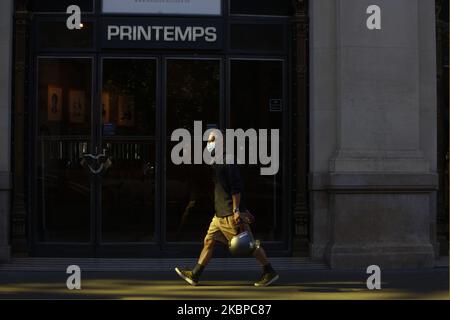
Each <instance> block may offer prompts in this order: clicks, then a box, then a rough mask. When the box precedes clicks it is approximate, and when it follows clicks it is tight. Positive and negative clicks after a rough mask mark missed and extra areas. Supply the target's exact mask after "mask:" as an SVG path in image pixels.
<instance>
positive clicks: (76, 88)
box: [31, 57, 94, 253]
mask: <svg viewBox="0 0 450 320" xmlns="http://www.w3.org/2000/svg"><path fill="white" fill-rule="evenodd" d="M93 67H94V65H93V58H90V57H73V58H72V57H41V58H38V60H37V70H38V73H37V74H38V77H37V103H36V107H35V108H36V113H35V114H36V122H35V125H34V129H35V130H34V132H35V135H34V136H33V138H34V139H36V140H32V141H35V143H34V144H33V146H34V161H33V162H32V170H31V172H32V173H33V175H32V176H33V185H34V190H36V191H35V193H34V197H33V199H34V203H35V206H34V208H36V214H35V215H34V217H33V222H34V223H33V234H34V239H35V243H34V245H35V246H36V247H39V244H44V243H45V244H47V245H48V244H53V245H55V246H58V244H63V243H64V244H72V245H75V244H76V245H77V249H76V250H79V249H80V248H81V247H83V246H85V247H86V248H89V246H90V243H91V242H92V241H93V239H94V235H93V233H92V226H93V219H92V218H93V216H92V212H93V200H94V199H93V195H92V185H93V180H92V177H91V175H90V174H89V173H88V171H87V170H86V169H85V167H83V162H82V159H83V155H84V154H86V153H89V152H90V150H92V147H93V139H92V134H93V131H92V112H93V110H92V105H93V103H92V101H93V94H92V84H93V80H92V79H93V69H94V68H93ZM72 248H75V247H74V246H72ZM66 252H68V253H69V252H70V250H67V251H66Z"/></svg>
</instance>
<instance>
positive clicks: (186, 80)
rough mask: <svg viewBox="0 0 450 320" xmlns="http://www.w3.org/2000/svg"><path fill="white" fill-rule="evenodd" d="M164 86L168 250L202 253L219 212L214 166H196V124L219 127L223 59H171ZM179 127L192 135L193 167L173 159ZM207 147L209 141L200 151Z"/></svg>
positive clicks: (168, 60) (190, 155)
mask: <svg viewBox="0 0 450 320" xmlns="http://www.w3.org/2000/svg"><path fill="white" fill-rule="evenodd" d="M165 83H166V87H165V88H166V92H165V97H166V103H165V118H166V121H165V123H166V130H165V132H166V137H167V138H166V143H165V145H166V151H165V159H166V160H165V180H164V181H165V187H164V188H165V197H164V206H165V210H164V212H165V213H164V214H165V216H164V222H165V223H164V226H163V229H164V232H165V237H164V239H165V243H166V246H165V247H166V248H168V247H170V246H171V244H172V245H174V246H175V248H176V247H177V246H178V248H181V247H180V244H181V243H195V248H196V249H197V244H198V243H201V242H202V240H203V236H204V233H205V232H206V231H207V229H208V226H209V223H210V221H211V219H212V216H213V214H214V202H213V201H214V200H213V195H214V189H213V185H212V181H211V172H210V167H209V166H208V165H205V164H194V152H195V151H194V149H193V148H194V146H193V143H192V141H193V139H194V138H195V136H194V134H196V133H195V132H194V122H195V121H201V124H202V129H203V130H202V132H201V133H199V134H203V131H205V130H206V129H207V128H208V127H219V126H220V120H221V116H220V115H221V100H222V99H221V60H220V59H208V58H204V59H187V58H170V59H167V60H166V64H165ZM176 129H186V130H187V131H189V133H190V135H191V144H188V145H187V147H186V148H185V150H184V151H183V152H187V154H188V156H189V157H190V158H191V164H179V165H177V164H174V163H173V162H172V160H171V151H172V148H173V147H174V146H175V145H176V144H178V143H179V142H176V141H171V134H172V132H173V131H174V130H176ZM201 138H202V137H200V139H201ZM204 147H205V143H204V144H203V145H202V146H201V148H202V149H201V150H203V148H204ZM184 253H186V252H185V251H184Z"/></svg>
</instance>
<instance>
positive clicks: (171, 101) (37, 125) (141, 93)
mask: <svg viewBox="0 0 450 320" xmlns="http://www.w3.org/2000/svg"><path fill="white" fill-rule="evenodd" d="M285 69H286V66H285V60H283V59H263V58H248V57H245V58H241V57H224V56H214V57H197V56H196V57H195V58H194V57H180V56H171V55H157V56H141V57H139V56H138V57H136V56H133V57H124V56H115V55H111V56H102V55H86V56H82V55H79V56H40V57H38V58H37V60H36V66H35V70H36V79H37V81H36V88H35V89H36V96H37V98H36V105H35V107H34V110H36V111H35V116H34V118H33V119H34V120H33V123H32V130H33V132H34V135H33V137H34V138H33V140H34V143H33V146H32V153H31V154H32V161H31V163H34V164H35V165H33V166H32V167H31V168H30V169H31V172H32V175H31V181H30V183H31V186H32V188H31V194H32V196H31V199H32V201H33V202H34V204H35V205H32V206H30V207H31V208H35V209H34V212H33V214H32V219H30V227H31V233H32V239H33V240H32V244H31V252H32V254H33V255H37V256H131V257H136V256H143V257H145V256H148V257H155V256H177V257H180V256H194V255H196V254H197V253H198V250H199V249H200V247H201V243H202V240H203V236H204V234H205V232H206V230H207V228H208V225H209V222H210V220H211V218H212V215H213V214H214V206H213V187H212V184H211V179H210V177H211V172H210V170H211V169H210V167H209V166H207V165H175V164H173V163H172V162H171V158H170V153H171V150H172V148H173V146H174V145H175V144H176V143H177V142H174V141H171V133H172V132H173V131H174V130H175V129H178V128H184V129H187V130H189V131H190V132H191V133H193V126H194V121H202V123H203V126H204V129H206V128H207V127H212V126H214V127H222V128H224V127H227V128H228V127H229V128H236V129H237V128H242V129H244V130H246V129H249V128H253V129H256V130H258V129H279V130H280V139H281V143H280V170H279V171H278V173H277V174H276V175H274V176H260V175H259V165H246V166H243V167H242V169H241V170H242V174H243V176H244V180H245V181H246V189H245V190H246V198H247V203H248V205H249V207H250V208H251V209H252V211H253V212H254V213H255V215H256V216H257V219H258V222H257V224H255V226H254V233H255V234H256V236H257V237H258V238H260V239H261V240H263V241H264V242H265V243H266V245H265V246H266V247H267V248H268V250H269V252H270V251H271V250H274V253H275V255H277V254H279V255H285V254H287V252H288V250H289V247H288V243H289V241H288V238H289V234H290V232H289V229H288V228H289V221H288V212H289V211H290V210H289V208H288V206H287V203H288V201H286V196H287V194H288V192H286V191H287V190H289V189H288V188H289V179H288V176H287V173H288V170H287V168H288V167H287V165H286V161H287V159H286V157H285V156H284V154H285V152H286V150H285V148H286V143H285V141H286V139H287V128H288V127H287V123H288V122H287V118H286V110H287V106H288V103H287V98H286V97H287V92H286V91H287V89H286V83H287V81H286V71H285ZM33 140H31V141H33Z"/></svg>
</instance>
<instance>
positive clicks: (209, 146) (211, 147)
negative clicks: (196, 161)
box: [206, 141, 216, 153]
mask: <svg viewBox="0 0 450 320" xmlns="http://www.w3.org/2000/svg"><path fill="white" fill-rule="evenodd" d="M215 148H216V143H215V142H214V141H213V142H208V143H207V144H206V149H207V150H208V152H209V153H211V152H213V150H214V149H215Z"/></svg>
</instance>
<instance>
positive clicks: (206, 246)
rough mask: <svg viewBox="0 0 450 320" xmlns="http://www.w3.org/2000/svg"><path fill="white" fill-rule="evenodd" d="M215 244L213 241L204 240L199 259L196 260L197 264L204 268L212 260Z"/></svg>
mask: <svg viewBox="0 0 450 320" xmlns="http://www.w3.org/2000/svg"><path fill="white" fill-rule="evenodd" d="M215 244H216V241H215V240H214V239H205V241H204V243H203V249H202V252H201V253H200V257H199V258H198V264H200V265H202V266H203V267H206V265H207V264H208V263H209V261H210V260H211V258H212V255H213V252H214V245H215Z"/></svg>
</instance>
